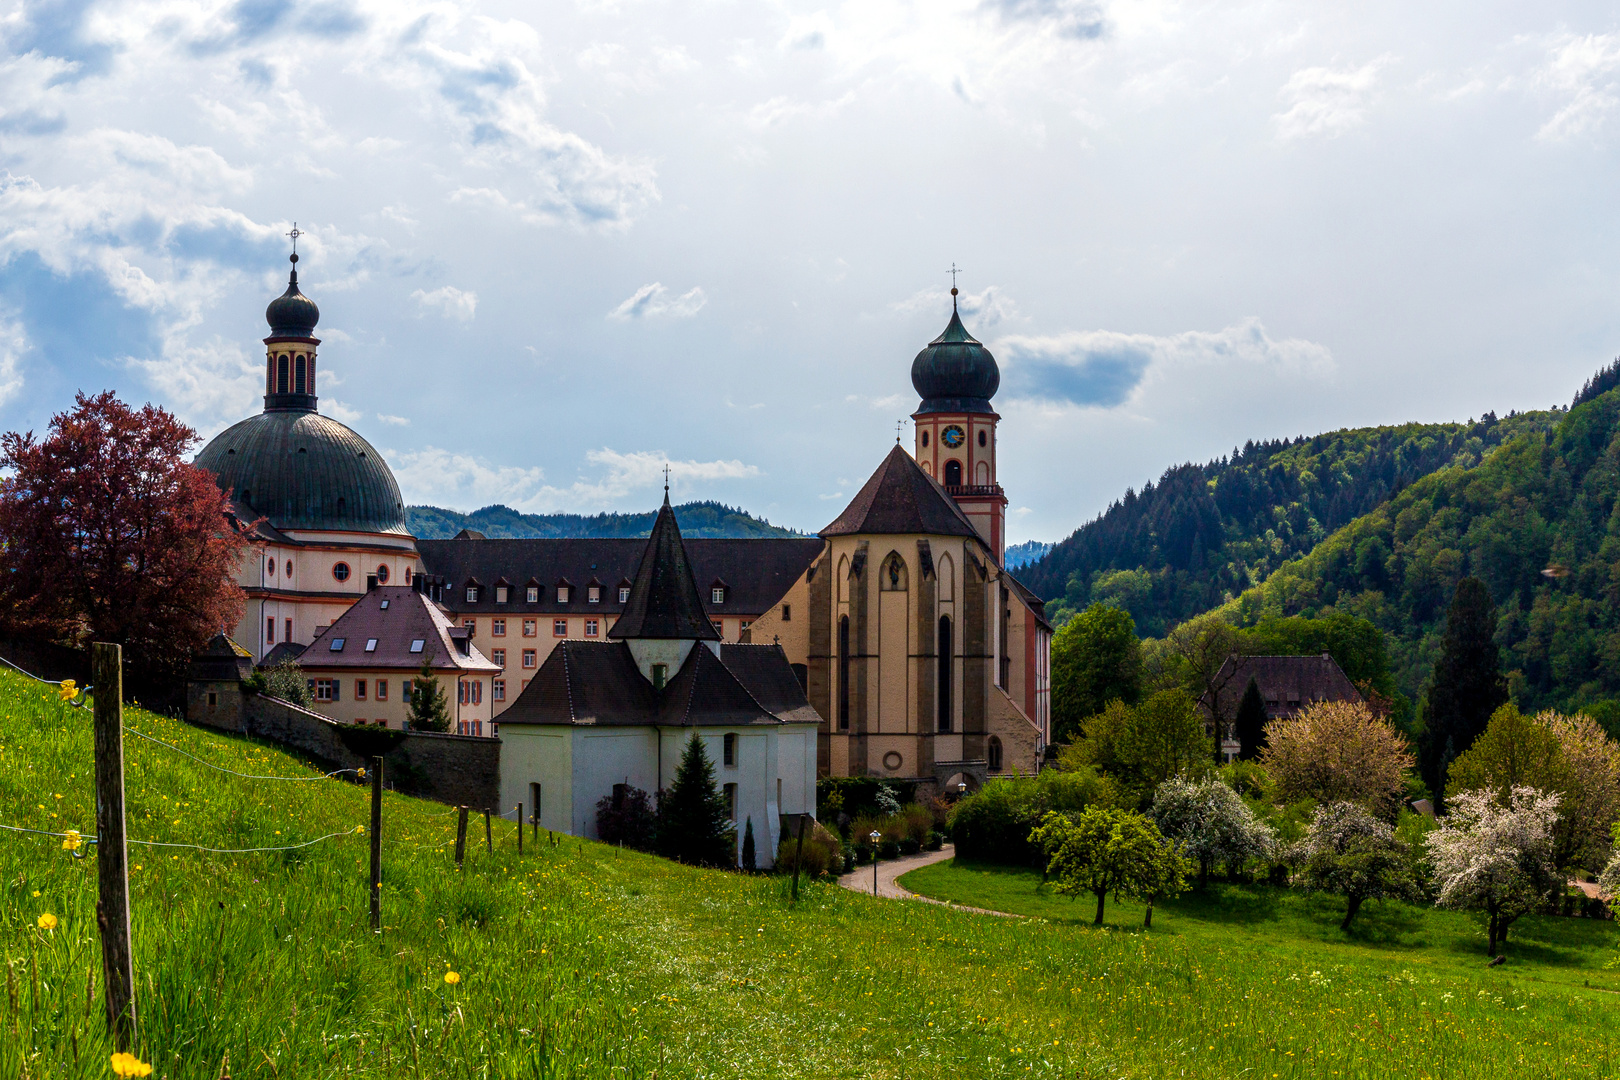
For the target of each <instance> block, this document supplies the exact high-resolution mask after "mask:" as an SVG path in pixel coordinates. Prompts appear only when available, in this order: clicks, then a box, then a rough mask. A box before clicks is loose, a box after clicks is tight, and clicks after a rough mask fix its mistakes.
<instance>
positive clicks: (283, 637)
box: [281, 619, 293, 641]
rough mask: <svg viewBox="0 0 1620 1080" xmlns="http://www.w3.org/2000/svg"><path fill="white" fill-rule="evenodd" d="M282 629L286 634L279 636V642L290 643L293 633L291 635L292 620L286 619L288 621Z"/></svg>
mask: <svg viewBox="0 0 1620 1080" xmlns="http://www.w3.org/2000/svg"><path fill="white" fill-rule="evenodd" d="M284 629H285V630H286V631H287V632H286V633H285V634H282V635H281V640H282V641H291V640H292V638H293V633H292V620H291V619H288V620H287V622H286V625H285V627H284Z"/></svg>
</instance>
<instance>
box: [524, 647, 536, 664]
mask: <svg viewBox="0 0 1620 1080" xmlns="http://www.w3.org/2000/svg"><path fill="white" fill-rule="evenodd" d="M537 656H539V654H538V653H537V652H536V651H535V650H533V649H524V650H523V666H524V667H526V668H532V667H535V666H536V665H537V664H538V660H537V659H536V657H537Z"/></svg>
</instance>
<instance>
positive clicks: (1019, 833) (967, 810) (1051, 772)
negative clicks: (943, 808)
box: [951, 765, 1119, 867]
mask: <svg viewBox="0 0 1620 1080" xmlns="http://www.w3.org/2000/svg"><path fill="white" fill-rule="evenodd" d="M1118 802H1119V796H1118V792H1117V790H1116V788H1115V787H1114V784H1113V782H1112V781H1110V780H1109V779H1108V778H1107V777H1106V776H1103V775H1102V774H1100V773H1098V772H1097V771H1096V769H1094V768H1092V767H1090V766H1087V765H1081V766H1078V767H1076V768H1074V769H1070V770H1058V769H1045V770H1043V771H1042V772H1040V773H1039V774H1038V775H1036V776H1020V777H1009V778H1007V779H1004V780H992V781H990V782H989V783H988V784H986V785H985V786H984V787H983V788H981V789H980V790H978V791H976V792H974V793H973V794H972V795H969V796H967V797H966V798H964V799H961V800H959V801H958V802H957V804H956V809H955V811H954V812H953V813H952V815H951V836H952V839H954V840H955V842H956V854H957V856H958V857H959V858H964V859H978V860H981V861H984V862H998V863H1010V864H1013V865H1016V866H1035V867H1039V866H1044V865H1045V857H1044V855H1043V854H1042V853H1041V850H1040V848H1039V847H1037V846H1036V845H1034V844H1032V843H1031V842H1030V839H1029V834H1030V833H1031V832H1032V831H1033V830H1034V829H1035V827H1036V826H1037V825H1039V824H1040V823H1041V819H1042V818H1044V817H1045V816H1046V815H1047V814H1048V813H1049V812H1052V811H1057V812H1059V813H1077V812H1079V811H1081V810H1084V809H1086V808H1087V807H1088V806H1103V807H1112V806H1116V805H1118Z"/></svg>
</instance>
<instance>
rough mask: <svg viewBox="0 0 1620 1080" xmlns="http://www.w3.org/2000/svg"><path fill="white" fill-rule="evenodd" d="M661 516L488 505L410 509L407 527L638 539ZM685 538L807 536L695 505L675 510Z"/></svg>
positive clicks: (445, 535)
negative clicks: (529, 510) (471, 508)
mask: <svg viewBox="0 0 1620 1080" xmlns="http://www.w3.org/2000/svg"><path fill="white" fill-rule="evenodd" d="M657 516H658V511H656V510H648V511H646V512H645V513H634V514H592V515H589V516H587V515H583V514H523V513H519V512H518V511H516V510H514V509H512V508H511V507H510V506H501V505H499V504H496V505H493V506H486V507H484V508H483V509H482V510H474V511H473V512H472V513H470V514H463V513H461V512H460V511H457V510H445V509H443V508H442V507H438V506H407V507H406V508H405V523H406V525H407V526H408V527H409V528H410V530H411V535H412V536H415V537H417V538H419V539H422V540H448V539H450V538H451V537H453V536H455V535H456V534H457V533H459V532H460V531H461V530H463V529H471V530H472V531H473V532H480V533H483V534H484V535H485V536H488V537H492V538H501V539H514V540H529V539H537V538H547V537H558V538H561V537H636V536H648V535H650V534H651V533H652V527H653V520H654V519H655V518H657ZM675 521H676V523H677V524H678V525H680V527H681V535H682V536H686V537H690V538H693V539H696V538H699V537H704V538H722V539H750V538H758V537H793V536H804V535H805V534H804V533H801V532H798V531H796V530H794V529H784V528H782V527H780V526H777V525H772V524H771V523H770V522H769V521H766V520H765V519H763V518H756V517H754V516H753V515H751V514H749V513H747V512H746V511H744V510H741V509H738V508H737V507H732V506H726V505H725V504H724V503H717V502H689V503H682V504H681V505H679V506H677V507H675Z"/></svg>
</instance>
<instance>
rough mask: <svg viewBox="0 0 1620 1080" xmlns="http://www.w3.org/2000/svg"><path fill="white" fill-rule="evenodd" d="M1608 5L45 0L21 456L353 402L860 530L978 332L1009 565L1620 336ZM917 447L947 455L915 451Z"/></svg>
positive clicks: (10, 236)
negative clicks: (915, 426) (931, 397)
mask: <svg viewBox="0 0 1620 1080" xmlns="http://www.w3.org/2000/svg"><path fill="white" fill-rule="evenodd" d="M1617 146H1620V11H1617V9H1616V8H1615V7H1614V5H1612V4H1595V3H1594V4H1584V5H1583V4H1576V3H1557V2H1546V0H1543V2H1541V3H1519V4H1514V3H1483V4H1482V3H1478V2H1474V3H1466V4H1465V3H1456V2H1438V3H1430V4H1424V5H1416V6H1414V5H1412V4H1410V3H1400V4H1396V3H1379V2H1376V0H1374V2H1367V0H1363V2H1360V3H1356V4H1342V5H1337V6H1330V5H1326V4H1323V3H1321V2H1320V0H1315V2H1310V3H1289V2H1286V0H1269V2H1263V3H1241V2H1224V3H1218V4H1215V3H1178V2H1175V0H1146V2H1111V0H1105V2H1102V3H1089V2H1085V0H964V2H957V0H927V2H923V0H918V2H914V3H906V2H891V0H857V2H852V3H848V4H844V5H838V4H825V3H820V4H818V3H806V4H790V3H765V2H752V3H728V2H719V0H713V2H703V0H688V2H686V3H662V2H655V0H645V2H643V0H617V2H615V0H602V2H594V3H591V2H581V3H574V4H569V3H524V4H501V3H482V4H479V3H457V2H455V0H434V2H418V0H389V2H387V3H381V2H370V0H236V2H231V3H208V2H198V0H152V2H140V0H129V2H121V0H110V2H96V0H46V2H36V0H27V2H24V3H21V4H19V3H17V2H16V0H0V426H3V427H4V428H7V429H10V428H22V427H30V426H32V427H39V426H42V425H43V423H44V422H45V421H46V420H48V418H49V416H50V415H51V414H52V413H53V412H55V411H58V410H60V409H62V408H63V407H64V406H66V405H67V404H68V403H69V402H70V401H71V397H72V394H73V392H74V391H75V390H76V389H80V388H82V389H86V390H99V389H103V388H113V389H116V390H118V391H119V392H120V393H121V394H123V395H125V396H126V397H128V398H131V399H134V400H139V401H145V400H151V401H155V402H158V403H160V404H163V405H165V406H166V407H168V408H170V409H172V410H174V411H175V412H177V413H178V414H179V415H181V416H182V417H183V418H184V419H186V420H187V421H188V422H189V423H191V424H192V425H194V426H195V427H197V428H198V429H199V431H201V432H202V433H204V434H205V435H210V434H213V433H215V432H217V431H219V430H221V429H222V428H223V427H224V426H226V425H227V424H229V423H231V422H233V421H234V420H236V419H239V418H241V417H243V416H245V415H247V414H248V413H250V412H253V411H256V410H257V409H258V408H259V407H260V402H259V394H261V393H262V385H263V384H262V374H261V371H262V368H261V364H262V359H261V356H260V354H261V351H262V346H261V345H260V344H259V338H261V337H262V336H263V335H264V333H265V325H264V322H263V314H262V313H263V310H264V305H265V304H266V303H267V302H268V301H269V299H270V298H271V297H273V296H274V295H276V294H277V293H279V292H280V291H281V288H282V287H283V283H284V281H285V271H286V266H287V263H286V261H285V257H286V251H287V240H286V237H285V236H284V234H285V233H286V232H287V231H288V230H289V229H290V228H291V226H292V222H293V221H295V220H296V221H297V223H298V227H299V228H300V229H301V230H303V231H304V232H305V236H304V238H303V239H302V240H301V242H300V251H301V252H302V253H303V256H304V259H303V261H302V262H301V264H300V266H301V269H302V271H303V272H302V274H301V277H302V280H303V285H304V289H305V291H306V292H307V293H308V294H309V295H311V296H312V297H313V298H314V299H315V300H316V301H317V302H318V303H319V304H320V306H321V311H322V319H321V331H320V333H321V337H322V339H323V342H324V344H323V345H322V352H321V355H322V364H323V385H322V387H321V392H322V394H321V407H322V410H323V411H324V412H327V413H329V414H331V415H334V416H336V417H338V418H340V419H342V420H343V421H345V422H346V423H349V424H351V425H352V426H353V427H355V428H356V429H357V430H358V431H360V432H361V433H362V434H363V435H365V436H366V437H367V438H368V439H370V440H371V441H372V442H373V443H374V444H375V445H377V446H378V447H379V448H380V449H382V450H384V451H385V453H386V454H387V456H388V458H389V460H390V462H391V463H392V464H393V466H394V469H395V471H396V473H397V474H398V476H399V479H400V482H401V485H402V487H403V488H404V489H405V494H406V496H407V498H408V499H409V500H411V501H418V502H432V503H437V504H439V505H444V506H451V507H456V508H459V509H464V510H471V509H474V508H476V507H479V506H482V505H485V504H488V503H491V502H505V503H507V504H510V505H512V506H516V507H519V508H521V509H525V510H535V511H547V510H571V511H585V512H591V511H596V510H601V509H639V508H646V507H650V506H651V505H653V504H654V502H655V500H656V498H657V483H658V480H659V475H658V474H659V470H660V468H661V466H662V465H663V463H664V462H665V461H666V460H669V461H671V462H673V463H674V465H675V476H676V489H677V490H676V494H677V495H678V496H679V497H685V498H690V497H702V498H716V499H722V500H725V501H727V502H730V503H733V504H740V505H742V506H744V507H746V508H747V509H749V510H751V511H753V512H755V513H757V514H761V515H765V516H768V517H770V518H771V519H772V520H773V521H776V522H779V523H784V524H790V525H794V526H797V527H799V528H803V529H816V528H819V527H820V526H822V525H824V524H826V522H828V521H829V520H831V519H832V518H833V517H834V516H835V515H836V513H837V512H838V510H839V509H841V507H842V505H843V502H844V500H846V499H847V498H848V497H849V496H850V495H852V494H853V493H854V491H855V490H856V488H858V486H859V485H860V483H861V482H862V481H863V480H864V479H865V477H866V476H867V475H868V474H869V473H870V472H871V470H872V469H873V468H875V467H876V465H877V463H878V462H879V460H880V459H881V457H882V455H883V454H884V453H885V452H886V450H887V448H888V447H889V446H890V445H892V444H893V440H894V437H895V431H896V427H895V425H896V421H897V420H900V419H902V418H904V417H906V416H907V414H908V413H909V412H910V411H911V410H912V409H913V408H914V407H915V405H916V398H915V395H914V394H913V392H912V390H911V386H910V379H909V370H910V364H911V359H912V357H913V356H914V355H915V354H916V352H917V350H918V349H919V348H920V347H921V346H922V345H923V344H925V343H926V342H927V341H928V340H929V339H930V338H931V337H933V336H934V335H935V334H936V333H938V331H939V330H940V329H941V328H942V327H943V325H944V323H945V321H946V318H947V317H948V313H949V298H948V296H947V290H948V288H949V286H950V279H949V276H948V274H947V270H948V269H949V267H950V266H951V265H952V263H953V262H954V263H956V264H957V265H959V266H961V267H962V268H963V273H962V276H961V280H960V284H961V287H962V290H963V294H964V297H963V298H964V300H965V301H966V303H965V304H964V314H965V315H966V321H967V322H968V325H969V328H970V329H971V330H973V331H974V332H975V333H976V334H977V336H979V337H980V338H981V339H983V340H984V341H986V342H987V343H989V344H990V345H991V347H992V349H993V350H994V352H995V354H996V356H997V358H998V359H999V360H1000V362H1001V367H1002V374H1003V379H1002V392H1001V393H1000V395H998V397H997V399H996V404H997V407H998V408H999V409H1000V411H1001V414H1002V417H1003V421H1002V442H1001V470H1002V473H1001V480H1002V483H1003V484H1004V485H1005V487H1006V489H1007V492H1008V496H1009V498H1010V499H1011V507H1010V513H1011V526H1010V531H1011V533H1012V536H1013V538H1014V539H1015V540H1016V539H1025V538H1031V537H1033V538H1038V539H1048V540H1051V539H1057V538H1060V537H1061V536H1063V535H1066V534H1067V533H1068V532H1069V531H1071V530H1072V529H1073V528H1074V527H1075V526H1076V525H1078V524H1079V523H1080V522H1081V521H1083V520H1085V519H1086V518H1088V517H1090V516H1092V515H1094V514H1095V513H1096V512H1098V511H1099V510H1100V509H1102V508H1103V507H1104V506H1106V505H1107V503H1108V502H1109V501H1110V500H1112V499H1113V498H1115V497H1117V496H1118V495H1119V494H1120V493H1121V492H1122V491H1123V490H1124V489H1125V488H1126V487H1127V486H1139V485H1140V484H1141V483H1142V482H1143V481H1145V480H1148V479H1151V478H1153V477H1156V476H1157V475H1158V474H1159V473H1160V472H1162V471H1163V469H1164V468H1166V467H1167V466H1169V465H1171V464H1174V463H1176V462H1179V461H1183V460H1188V459H1192V460H1203V459H1207V458H1210V457H1214V456H1218V455H1220V454H1222V453H1224V452H1227V451H1229V450H1230V449H1231V447H1232V446H1233V445H1234V444H1237V443H1241V442H1243V441H1244V440H1246V439H1249V438H1270V437H1277V436H1282V435H1292V434H1299V433H1315V432H1317V431H1320V430H1327V429H1332V428H1336V427H1344V426H1359V425H1365V424H1376V423H1384V422H1393V421H1402V420H1410V419H1421V420H1442V419H1461V418H1466V417H1469V416H1474V415H1478V414H1480V413H1482V412H1484V411H1486V410H1490V409H1494V410H1497V411H1498V412H1506V411H1507V410H1509V409H1513V408H1520V409H1523V408H1545V407H1547V406H1549V405H1552V404H1554V403H1558V402H1567V401H1568V399H1569V398H1570V396H1571V395H1572V394H1573V393H1574V391H1575V390H1576V389H1577V388H1578V386H1579V384H1580V383H1581V382H1582V381H1583V380H1584V379H1585V378H1586V377H1587V376H1588V375H1590V374H1591V372H1592V371H1593V370H1594V369H1596V368H1597V367H1599V366H1600V365H1602V364H1603V363H1605V362H1607V361H1608V360H1609V359H1610V358H1612V357H1613V356H1614V355H1615V354H1617V353H1620V243H1617V239H1620V238H1617V237H1616V231H1617V228H1616V226H1617V219H1616V215H1615V212H1614V207H1615V202H1616V197H1617V196H1616V193H1617V191H1620V185H1617V179H1620V178H1617V174H1616V173H1617V171H1616V164H1617V161H1616V157H1617V155H1616V149H1617ZM905 437H906V443H907V445H908V446H909V445H910V442H911V437H910V433H909V429H908V430H907V431H906V433H905Z"/></svg>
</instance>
